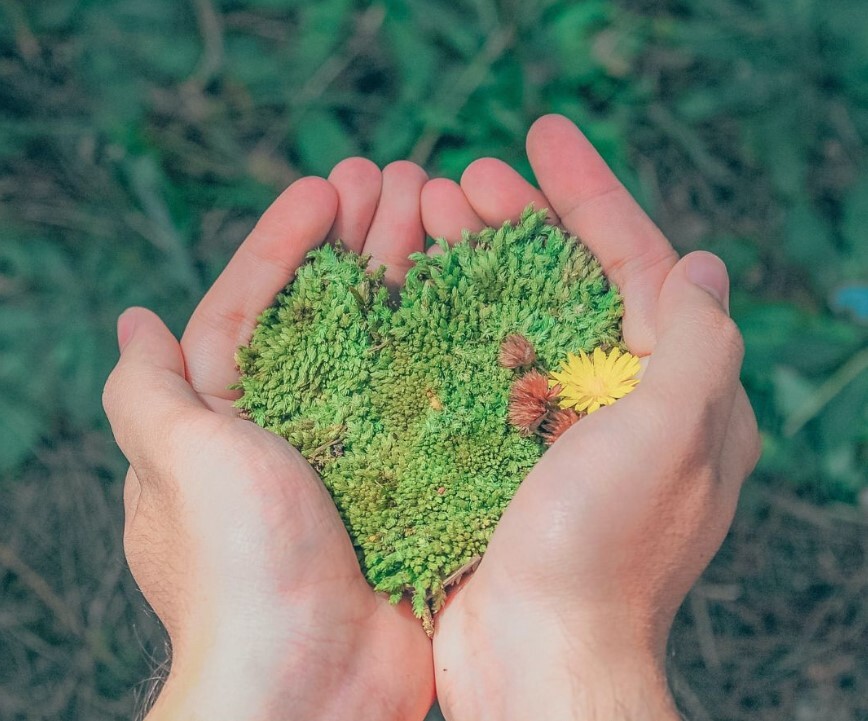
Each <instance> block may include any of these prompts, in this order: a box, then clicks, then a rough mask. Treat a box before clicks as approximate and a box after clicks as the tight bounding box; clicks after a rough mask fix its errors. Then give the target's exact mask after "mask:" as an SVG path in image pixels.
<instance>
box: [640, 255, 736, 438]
mask: <svg viewBox="0 0 868 721" xmlns="http://www.w3.org/2000/svg"><path fill="white" fill-rule="evenodd" d="M656 326H657V338H658V340H657V345H656V347H655V349H654V352H653V353H652V354H651V357H650V359H649V361H648V368H647V370H646V372H645V375H644V376H643V379H642V382H641V383H640V384H639V385H640V389H642V390H643V392H644V394H645V395H651V394H657V396H658V397H657V398H656V399H655V402H656V403H658V404H659V408H662V409H667V411H666V413H667V421H670V422H672V423H673V424H675V426H674V427H676V428H678V427H680V428H685V427H690V426H686V425H685V424H691V423H693V424H703V427H704V424H705V423H706V422H708V421H712V422H713V425H714V427H713V428H712V429H710V430H713V431H719V432H720V434H721V435H722V434H723V433H724V431H725V429H726V424H727V422H728V420H729V416H730V413H731V411H732V402H733V399H734V397H735V395H736V391H737V390H738V387H739V372H740V370H741V362H742V359H743V357H744V343H743V341H742V338H741V334H740V333H739V331H738V328H737V327H736V325H735V323H734V322H733V321H732V319H731V318H730V317H729V276H728V275H727V272H726V266H725V265H724V264H723V261H722V260H720V258H718V257H717V256H715V255H713V254H711V253H707V252H705V251H697V252H694V253H690V254H689V255H686V256H685V257H684V258H682V259H681V260H680V261H679V262H678V263H676V265H675V266H674V267H673V268H672V270H671V271H670V272H669V274H668V275H667V277H666V280H665V281H664V283H663V287H662V289H661V291H660V296H659V298H658V302H657V317H656ZM638 390H639V389H637V395H638ZM718 425H719V428H718ZM694 427H696V426H694Z"/></svg>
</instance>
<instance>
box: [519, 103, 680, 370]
mask: <svg viewBox="0 0 868 721" xmlns="http://www.w3.org/2000/svg"><path fill="white" fill-rule="evenodd" d="M527 154H528V158H529V159H530V163H531V166H532V167H533V170H534V173H535V174H536V178H537V181H538V182H539V184H540V189H541V190H542V192H543V193H544V194H545V197H546V198H548V200H549V201H550V202H551V204H552V209H553V210H554V211H555V212H556V213H557V214H558V215H559V216H560V219H561V223H562V224H563V226H564V227H565V228H566V229H567V230H568V231H569V232H571V233H573V234H574V235H576V236H578V237H579V238H580V239H581V240H582V242H583V243H585V244H586V245H587V246H588V247H589V248H590V249H591V251H592V252H593V253H594V255H596V256H597V258H598V259H599V261H600V263H601V264H602V266H603V269H604V270H605V271H606V273H607V275H609V277H610V278H611V279H612V280H613V282H614V283H615V284H617V286H618V287H619V288H620V290H621V292H622V293H623V295H624V309H625V313H624V338H625V340H626V342H627V345H628V346H629V347H630V350H631V351H632V352H633V353H636V354H639V355H645V354H647V353H650V352H651V350H652V349H653V346H654V338H655V322H654V319H655V302H656V300H657V295H658V293H659V292H660V288H661V286H662V285H663V281H664V279H665V278H666V275H667V273H668V272H669V271H670V269H671V268H672V266H673V265H674V264H675V262H676V260H677V255H676V253H675V251H674V250H673V249H672V246H671V245H670V244H669V241H667V240H666V238H665V237H664V236H663V234H662V233H661V232H660V230H659V229H658V228H657V226H656V225H654V223H653V222H652V221H651V219H650V218H649V217H648V216H647V215H646V214H645V212H644V211H643V210H642V208H640V207H639V204H638V203H636V201H635V200H633V198H632V196H631V195H630V193H629V192H628V191H627V189H626V188H624V186H623V185H622V184H621V183H620V181H619V180H618V179H617V178H616V177H615V175H614V173H612V171H611V170H610V169H609V167H608V166H607V165H606V163H605V161H604V160H603V159H602V158H601V157H600V155H599V153H597V151H596V150H595V149H594V147H593V146H592V145H591V144H590V143H589V142H588V139H587V138H586V137H585V136H584V135H583V134H582V133H581V131H580V130H579V129H578V128H577V127H576V126H575V125H573V123H571V122H570V121H569V120H567V119H566V118H565V117H563V116H561V115H546V116H544V117H542V118H540V119H539V120H537V121H536V122H535V123H534V124H533V126H532V127H531V129H530V131H529V132H528V135H527Z"/></svg>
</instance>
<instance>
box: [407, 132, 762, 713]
mask: <svg viewBox="0 0 868 721" xmlns="http://www.w3.org/2000/svg"><path fill="white" fill-rule="evenodd" d="M527 149H528V156H529V159H530V161H531V165H532V166H533V169H534V172H535V174H536V177H537V179H538V181H539V184H540V186H541V191H540V190H537V189H536V188H533V187H532V186H530V185H529V184H528V183H526V182H525V181H524V180H523V179H522V178H521V177H520V176H519V175H518V174H517V173H516V172H515V171H513V170H512V169H511V168H509V166H507V165H505V164H503V163H501V162H500V161H497V160H493V159H483V160H479V161H476V162H475V163H474V164H472V165H471V166H470V167H469V168H468V169H467V171H466V172H465V174H464V176H463V178H462V181H461V185H460V186H459V185H457V184H455V183H452V182H450V181H447V180H432V181H430V182H429V183H428V184H427V185H426V187H425V188H424V190H423V195H422V216H423V221H424V224H425V227H426V229H427V231H428V233H429V234H430V235H433V236H444V237H446V238H447V239H450V240H455V239H457V238H459V237H460V231H461V229H462V228H469V229H470V230H477V229H479V228H481V227H482V226H483V225H494V226H497V225H499V224H500V223H501V222H503V221H504V220H505V219H508V218H510V219H513V220H515V219H517V217H518V215H519V214H520V212H521V210H522V209H523V208H524V207H525V206H526V205H527V204H528V203H530V202H533V203H535V204H536V206H537V207H538V208H549V209H550V213H551V216H552V220H553V221H555V222H559V223H561V224H562V225H563V226H564V227H565V228H566V229H567V230H569V231H570V232H572V233H574V234H575V235H577V236H578V237H579V238H581V239H582V240H583V242H584V243H585V244H586V245H588V246H589V247H590V249H591V250H592V251H593V252H594V253H595V255H596V256H597V258H598V259H599V260H600V262H601V263H602V265H603V268H604V270H605V271H606V272H607V274H608V275H609V277H610V278H611V279H612V280H613V281H614V282H615V283H616V284H617V285H618V287H619V289H620V290H621V292H622V294H623V296H624V302H625V317H624V335H625V340H626V343H627V345H628V347H629V348H630V350H631V351H632V352H633V353H635V354H637V355H643V356H644V355H648V354H650V359H649V361H648V365H647V370H646V372H645V375H644V377H643V379H642V381H641V382H640V384H639V386H638V387H637V389H636V390H635V391H634V392H633V393H631V394H630V395H628V396H627V397H626V398H624V399H622V400H619V401H618V402H617V403H615V404H614V405H613V406H610V407H604V408H602V409H600V410H598V411H596V412H595V413H593V414H592V415H589V416H587V417H586V418H584V419H582V420H580V421H579V422H578V423H577V424H575V425H574V426H573V427H571V428H570V429H569V430H568V431H567V432H566V433H565V434H564V435H563V436H562V437H561V438H560V439H559V440H558V442H557V443H556V444H555V445H554V446H552V448H551V449H550V450H549V451H548V452H546V454H545V455H544V456H543V457H542V459H541V460H540V462H539V463H538V464H537V465H536V467H535V468H534V469H533V470H532V472H531V473H530V474H529V475H528V477H527V479H526V480H525V481H524V483H523V484H522V486H521V487H520V488H519V490H518V492H517V493H516V495H515V497H514V499H513V500H512V502H511V503H510V505H509V507H508V508H507V510H506V512H505V514H504V515H503V518H502V520H501V522H500V524H499V525H498V527H497V530H496V531H495V533H494V535H493V537H492V539H491V543H490V545H489V548H488V551H487V553H486V555H485V556H484V558H483V560H482V563H481V564H480V566H479V568H478V570H477V571H476V573H475V574H474V575H473V576H472V577H471V578H470V579H469V580H468V581H467V582H466V583H465V584H464V585H463V586H462V587H461V588H460V589H459V590H457V591H456V592H454V593H453V595H452V597H451V598H450V600H449V602H448V604H447V606H446V608H445V609H444V610H443V611H442V612H441V613H440V615H439V617H438V620H437V630H436V633H435V636H434V660H435V673H436V680H437V689H438V695H439V699H440V704H441V708H442V709H443V711H444V714H445V715H446V717H447V718H448V719H450V721H462V720H463V719H472V720H473V721H484V720H485V719H498V720H499V721H503V720H504V719H512V718H515V719H525V718H535V719H568V718H575V719H593V718H600V719H603V718H606V719H633V718H642V719H657V718H659V719H677V718H679V716H678V715H677V713H676V711H675V709H674V704H673V702H672V700H671V697H670V695H669V692H668V689H667V686H666V680H665V673H664V653H665V646H666V641H667V638H668V633H669V629H670V626H671V623H672V620H673V617H674V614H675V612H676V610H677V608H678V606H679V605H680V604H681V602H682V600H683V598H684V596H685V595H686V593H687V591H688V590H689V589H690V587H691V586H692V584H693V583H694V582H695V580H696V578H697V577H698V576H699V574H700V573H701V572H702V570H703V569H704V568H705V566H706V565H707V563H708V562H709V560H710V559H711V557H712V556H713V554H714V553H715V552H716V551H717V549H718V547H719V545H720V543H721V542H722V540H723V538H724V536H725V534H726V532H727V529H728V528H729V525H730V523H731V521H732V517H733V514H734V510H735V506H736V501H737V498H738V493H739V489H740V486H741V483H742V481H743V480H744V478H745V476H746V475H747V474H748V473H749V472H750V471H751V469H752V468H753V466H754V465H755V463H756V460H757V457H758V452H759V445H758V436H757V431H756V424H755V420H754V417H753V413H752V411H751V409H750V405H749V403H748V401H747V397H746V395H745V393H744V391H743V389H742V388H741V385H740V383H739V378H738V377H739V369H740V366H741V360H742V353H743V350H742V342H741V338H740V335H739V333H738V330H737V329H736V327H735V325H734V324H733V322H732V321H731V320H730V319H729V316H728V313H727V295H728V279H727V276H726V271H725V268H724V267H723V264H722V263H721V262H720V261H719V260H718V259H717V258H715V257H714V256H712V255H710V254H708V253H702V252H697V253H692V254H690V255H689V256H687V257H685V258H684V259H682V260H681V261H678V262H676V261H677V256H676V254H675V252H674V251H673V249H672V247H671V246H670V245H669V243H668V242H667V241H666V239H665V238H664V237H663V235H662V234H661V233H660V231H659V230H658V229H657V228H656V227H655V226H654V224H653V223H652V222H651V220H650V219H649V218H648V217H647V216H646V215H645V214H644V213H643V212H642V210H641V209H640V208H639V206H638V205H637V204H636V203H635V201H634V200H633V199H632V198H631V197H630V196H629V194H628V193H627V191H626V190H625V189H624V187H623V186H622V185H621V184H620V183H619V182H618V181H617V179H616V178H615V177H614V175H613V174H612V172H611V171H610V170H609V169H608V168H607V167H606V165H605V163H604V162H603V161H602V159H601V158H600V157H599V155H597V153H596V152H595V151H594V149H593V148H592V147H591V145H590V144H589V143H588V141H587V140H586V139H585V137H584V136H583V135H582V134H581V133H580V132H579V131H578V129H576V127H575V126H574V125H572V123H570V122H569V121H567V120H566V119H565V118H562V117H560V116H547V117H544V118H541V119H540V120H538V121H537V122H536V123H535V124H534V126H533V127H532V128H531V130H530V132H529V134H528V139H527Z"/></svg>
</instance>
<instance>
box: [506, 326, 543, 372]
mask: <svg viewBox="0 0 868 721" xmlns="http://www.w3.org/2000/svg"><path fill="white" fill-rule="evenodd" d="M535 360H536V351H535V350H534V348H533V346H532V345H531V343H530V341H529V340H528V339H527V338H525V337H524V336H523V335H519V334H518V333H513V334H512V335H508V336H506V338H504V339H503V342H502V343H501V344H500V355H499V356H498V362H499V363H500V365H502V366H503V367H504V368H527V367H528V366H529V365H530V364H531V363H533V362H534V361H535Z"/></svg>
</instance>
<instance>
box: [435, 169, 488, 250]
mask: <svg viewBox="0 0 868 721" xmlns="http://www.w3.org/2000/svg"><path fill="white" fill-rule="evenodd" d="M421 203H422V226H423V227H424V228H425V232H426V233H427V234H428V235H430V236H431V237H432V238H445V239H446V240H447V241H448V242H449V244H450V245H452V244H453V243H457V242H458V241H459V240H461V237H462V234H463V233H464V231H465V230H466V231H470V232H471V233H478V232H479V231H480V230H482V229H483V228H484V227H485V223H484V222H483V221H482V218H480V217H479V216H478V215H477V214H476V211H475V210H473V206H471V205H470V202H469V201H468V200H467V196H465V195H464V191H463V190H461V186H460V185H458V183H456V182H455V181H454V180H449V179H448V178H434V179H433V180H429V181H428V182H427V183H425V186H424V187H423V188H422V200H421ZM431 247H432V248H438V249H439V246H436V245H434V246H431Z"/></svg>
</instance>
